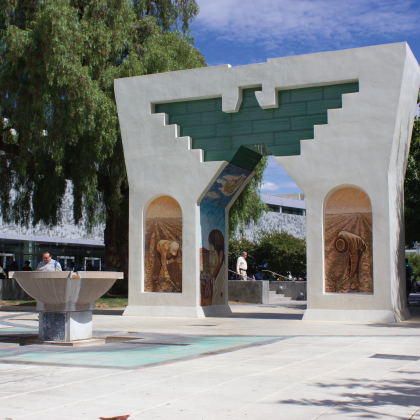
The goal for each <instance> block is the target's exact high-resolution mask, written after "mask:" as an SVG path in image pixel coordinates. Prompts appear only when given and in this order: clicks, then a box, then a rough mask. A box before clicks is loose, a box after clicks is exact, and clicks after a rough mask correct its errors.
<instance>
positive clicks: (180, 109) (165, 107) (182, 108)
mask: <svg viewBox="0 0 420 420" xmlns="http://www.w3.org/2000/svg"><path fill="white" fill-rule="evenodd" d="M161 112H164V113H165V114H168V115H177V114H185V113H186V112H187V103H186V102H172V103H169V104H156V105H155V113H156V114H160V113H161Z"/></svg>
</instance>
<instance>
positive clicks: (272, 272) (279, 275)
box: [261, 270, 290, 280]
mask: <svg viewBox="0 0 420 420" xmlns="http://www.w3.org/2000/svg"><path fill="white" fill-rule="evenodd" d="M261 271H263V272H264V271H267V272H268V273H271V274H275V275H276V276H278V277H283V278H284V279H287V280H290V279H289V277H285V276H282V275H281V274H278V273H275V272H274V271H270V270H261Z"/></svg>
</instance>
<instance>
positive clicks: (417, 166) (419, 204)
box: [404, 117, 420, 246]
mask: <svg viewBox="0 0 420 420" xmlns="http://www.w3.org/2000/svg"><path fill="white" fill-rule="evenodd" d="M404 216H405V243H406V245H407V246H412V244H413V243H414V242H415V241H420V120H419V118H418V117H416V118H415V120H414V127H413V134H412V137H411V145H410V154H409V156H408V161H407V171H406V174H405V181H404Z"/></svg>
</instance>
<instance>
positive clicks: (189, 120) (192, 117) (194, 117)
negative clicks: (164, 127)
mask: <svg viewBox="0 0 420 420" xmlns="http://www.w3.org/2000/svg"><path fill="white" fill-rule="evenodd" d="M169 124H178V125H179V126H182V127H187V126H189V125H200V124H201V114H200V113H197V114H180V115H169Z"/></svg>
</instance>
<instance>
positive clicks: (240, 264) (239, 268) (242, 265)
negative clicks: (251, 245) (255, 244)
mask: <svg viewBox="0 0 420 420" xmlns="http://www.w3.org/2000/svg"><path fill="white" fill-rule="evenodd" d="M247 256H248V254H247V253H246V252H242V255H241V256H240V257H239V258H238V260H237V261H236V272H237V273H239V274H240V280H246V279H247V275H246V270H247V269H248V264H247V263H246V257H247Z"/></svg>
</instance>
